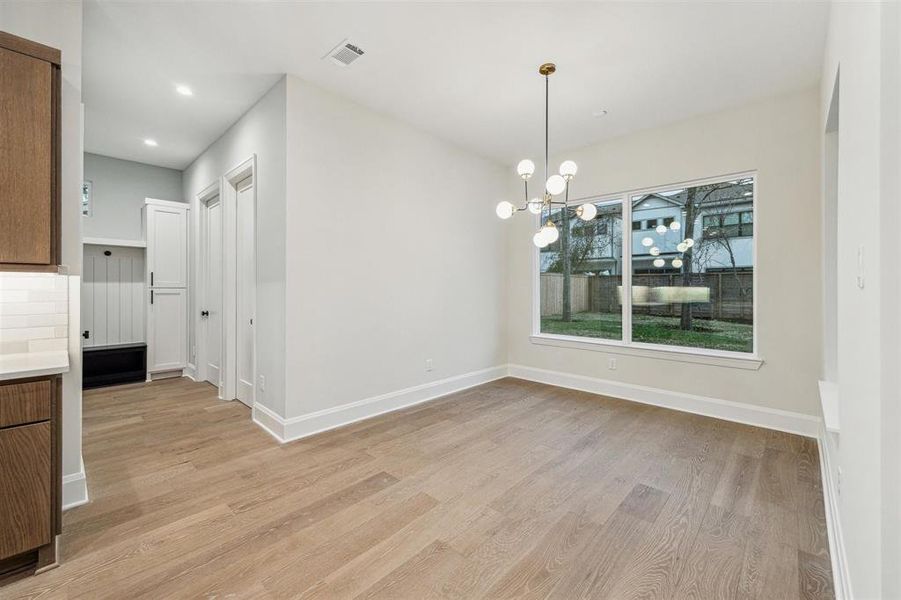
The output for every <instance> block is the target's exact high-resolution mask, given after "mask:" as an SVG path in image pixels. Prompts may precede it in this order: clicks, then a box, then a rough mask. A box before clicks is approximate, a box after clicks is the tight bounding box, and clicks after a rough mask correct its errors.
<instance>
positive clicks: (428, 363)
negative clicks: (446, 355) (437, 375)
mask: <svg viewBox="0 0 901 600" xmlns="http://www.w3.org/2000/svg"><path fill="white" fill-rule="evenodd" d="M434 368H435V367H433V366H432V359H431V358H427V359H425V370H426V371H431V370H432V369H434Z"/></svg>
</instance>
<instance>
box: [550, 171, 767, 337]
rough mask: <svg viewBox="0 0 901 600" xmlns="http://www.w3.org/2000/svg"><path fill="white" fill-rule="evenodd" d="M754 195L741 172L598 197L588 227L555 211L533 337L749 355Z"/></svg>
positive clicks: (752, 185) (748, 179)
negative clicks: (555, 228) (554, 236)
mask: <svg viewBox="0 0 901 600" xmlns="http://www.w3.org/2000/svg"><path fill="white" fill-rule="evenodd" d="M755 193H756V192H755V180H754V176H753V175H750V174H749V175H745V176H738V177H727V178H722V179H714V180H708V181H702V182H697V183H692V184H685V185H677V186H668V187H662V188H655V189H652V190H642V191H640V192H639V191H635V192H627V193H624V194H622V195H620V196H618V197H612V198H605V199H603V200H598V201H597V202H596V203H595V205H596V206H597V208H598V213H597V217H596V218H595V219H594V220H593V221H590V222H588V223H585V222H583V221H581V220H579V219H577V218H575V217H574V216H573V215H572V214H561V213H560V212H557V213H556V214H555V216H554V221H555V222H557V223H561V224H562V228H561V235H560V239H558V240H557V242H555V243H554V244H552V245H550V246H548V247H546V248H543V249H541V250H540V252H539V261H538V262H539V275H538V276H539V280H540V283H539V287H538V289H539V296H540V297H539V302H538V303H537V304H538V307H537V308H538V310H539V311H540V316H539V318H538V319H536V321H537V322H538V327H539V331H538V333H540V334H542V335H547V336H565V337H567V338H573V337H574V338H583V339H586V340H589V341H590V340H592V339H593V340H596V341H601V340H605V341H612V342H616V343H618V344H621V345H622V344H625V345H631V346H637V347H645V348H654V347H679V348H681V349H697V350H699V351H701V352H704V353H710V352H713V353H724V354H732V353H742V354H753V353H754V351H755V348H754V266H755V265H754V199H755ZM581 202H584V200H580V201H579V203H581ZM569 212H570V213H571V212H572V211H569ZM624 222H625V223H627V224H628V223H631V226H627V227H623V223H624ZM624 286H625V287H624ZM624 289H626V290H630V291H629V293H624Z"/></svg>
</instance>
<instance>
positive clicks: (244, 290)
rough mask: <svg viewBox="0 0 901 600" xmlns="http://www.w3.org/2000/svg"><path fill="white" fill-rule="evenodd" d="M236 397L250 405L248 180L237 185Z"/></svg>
mask: <svg viewBox="0 0 901 600" xmlns="http://www.w3.org/2000/svg"><path fill="white" fill-rule="evenodd" d="M236 187H237V190H238V201H237V207H236V208H237V220H238V223H237V236H236V244H235V250H236V254H237V267H238V269H237V271H238V272H237V281H236V283H237V306H236V308H237V325H238V326H237V340H236V341H237V356H236V359H237V360H236V367H237V382H238V386H237V396H238V400H240V401H241V402H243V403H244V404H246V405H247V406H253V390H254V386H253V382H254V341H253V340H254V335H253V320H254V311H255V308H256V307H255V304H256V268H255V261H256V252H255V240H254V230H255V224H254V202H253V181H252V179H251V178H250V177H248V178H247V179H245V180H244V181H242V182H240V183H239V184H238V185H237V186H236Z"/></svg>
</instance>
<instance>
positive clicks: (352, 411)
mask: <svg viewBox="0 0 901 600" xmlns="http://www.w3.org/2000/svg"><path fill="white" fill-rule="evenodd" d="M506 376H507V367H506V366H505V365H502V366H498V367H491V368H488V369H483V370H481V371H473V372H471V373H464V374H463V375H457V376H455V377H448V378H447V379H441V380H438V381H432V382H430V383H424V384H422V385H417V386H413V387H409V388H405V389H402V390H398V391H396V392H389V393H387V394H382V395H379V396H373V397H371V398H365V399H363V400H358V401H356V402H351V403H348V404H343V405H341V406H336V407H334V408H328V409H325V410H320V411H317V412H314V413H310V414H308V415H302V416H300V417H292V418H290V419H285V418H283V417H281V416H280V415H278V414H276V413H275V412H273V411H272V410H270V409H268V408H266V407H265V406H263V405H262V404H260V403H259V402H257V403H254V405H253V420H254V422H255V423H256V424H257V425H259V426H260V427H262V428H263V429H265V430H266V431H267V432H269V434H271V435H272V437H274V438H275V439H277V440H278V441H279V442H282V443H284V442H290V441H294V440H299V439H301V438H305V437H308V436H311V435H315V434H317V433H321V432H323V431H328V430H329V429H335V428H336V427H341V426H343V425H349V424H351V423H356V422H357V421H363V420H365V419H370V418H372V417H376V416H378V415H382V414H385V413H388V412H392V411H395V410H400V409H402V408H407V407H409V406H413V405H415V404H420V403H422V402H428V401H429V400H434V399H436V398H439V397H441V396H446V395H447V394H452V393H454V392H459V391H460V390H465V389H467V388H471V387H473V386H477V385H481V384H483V383H488V382H489V381H494V380H495V379H501V378H502V377H506Z"/></svg>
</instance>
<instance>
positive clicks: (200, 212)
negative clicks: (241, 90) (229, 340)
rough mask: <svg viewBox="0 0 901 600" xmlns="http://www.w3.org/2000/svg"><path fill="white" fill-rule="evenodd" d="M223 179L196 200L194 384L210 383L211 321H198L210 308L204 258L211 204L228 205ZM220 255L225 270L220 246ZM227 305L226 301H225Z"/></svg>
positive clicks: (221, 285) (192, 314) (221, 234)
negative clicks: (214, 200) (204, 309)
mask: <svg viewBox="0 0 901 600" xmlns="http://www.w3.org/2000/svg"><path fill="white" fill-rule="evenodd" d="M221 183H222V182H221V179H216V180H215V181H214V182H213V183H211V184H209V185H207V186H206V187H205V188H203V189H202V190H201V191H200V193H198V194H196V195H195V196H194V200H195V202H196V203H197V223H196V229H197V230H198V231H197V235H196V236H195V237H196V242H195V244H194V265H193V266H194V273H195V274H196V275H195V276H194V277H193V278H192V284H193V286H194V288H195V293H194V297H193V299H192V303H191V306H190V312H189V314H190V318H189V319H188V321H189V322H190V326H191V327H192V330H193V332H194V350H195V352H194V360H195V364H196V368H195V373H196V379H195V381H207V380H208V379H209V373H207V364H208V362H209V361H208V360H207V354H208V353H209V348H207V327H208V320H206V319H203V318H198V315H199V314H200V310H201V308H202V307H203V306H206V305H208V304H209V303H208V302H207V297H206V295H207V275H208V273H207V265H206V264H205V262H204V261H205V259H207V258H208V257H207V248H206V246H207V243H206V242H207V236H208V235H209V231H208V219H209V212H208V210H209V206H208V205H209V203H210V201H211V200H213V199H214V198H218V201H219V203H220V205H221V206H222V208H223V213H224V207H225V205H224V204H222V194H221V189H220V188H221ZM224 226H225V220H224V219H222V220H221V223H220V232H219V240H220V241H224V240H225V235H224V233H225V232H224V231H221V229H222V228H223V227H224ZM219 253H220V255H222V261H223V267H224V263H225V257H224V254H223V249H222V248H221V247H220V249H219ZM222 278H223V280H224V278H225V269H224V268H223V269H222ZM219 289H220V292H222V293H223V294H224V290H225V282H224V281H220V283H219ZM223 302H224V301H223ZM223 324H224V320H223V319H222V315H220V318H219V325H220V329H221V327H222V325H223ZM224 339H225V338H224V336H223V335H222V332H221V331H220V333H219V341H220V348H219V361H220V364H219V367H220V369H219V370H220V372H221V370H222V364H221V362H222V355H223V353H224V350H223V348H222V343H223V342H224ZM217 388H219V389H218V395H219V398H222V389H221V388H222V386H221V385H217Z"/></svg>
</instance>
